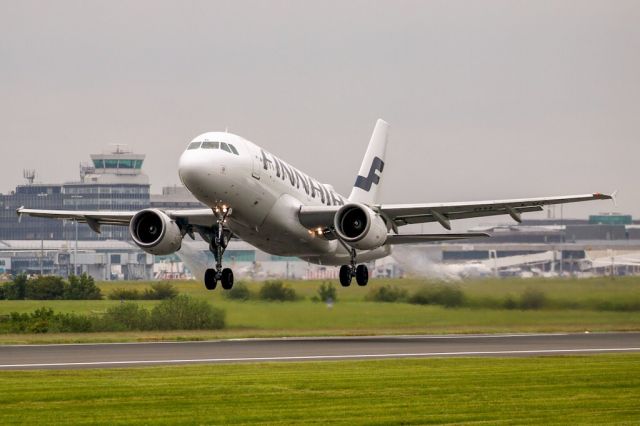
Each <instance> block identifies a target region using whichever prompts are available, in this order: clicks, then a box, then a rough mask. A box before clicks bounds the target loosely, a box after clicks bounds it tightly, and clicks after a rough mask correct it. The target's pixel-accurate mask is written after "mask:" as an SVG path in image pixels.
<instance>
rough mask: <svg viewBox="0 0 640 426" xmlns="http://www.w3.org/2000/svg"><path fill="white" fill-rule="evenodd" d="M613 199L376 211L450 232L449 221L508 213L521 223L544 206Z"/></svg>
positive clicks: (557, 199)
mask: <svg viewBox="0 0 640 426" xmlns="http://www.w3.org/2000/svg"><path fill="white" fill-rule="evenodd" d="M611 198H612V196H610V195H605V194H600V193H595V194H584V195H565V196H559V197H541V198H521V199H513V200H495V201H473V202H459V203H431V204H386V205H385V204H383V205H379V206H375V208H374V210H378V211H379V212H380V213H381V214H382V215H383V216H386V217H387V218H389V219H391V220H392V221H393V223H394V224H395V225H396V226H403V225H409V224H414V223H427V222H439V223H440V225H442V226H443V227H444V228H446V229H451V225H450V223H449V221H450V220H455V219H468V218H472V217H484V216H496V215H505V214H508V215H509V216H511V217H512V218H513V219H514V220H515V221H517V222H520V221H521V218H520V215H521V214H522V213H526V212H534V211H540V210H542V207H543V206H548V205H552V204H565V203H577V202H581V201H591V200H609V199H611Z"/></svg>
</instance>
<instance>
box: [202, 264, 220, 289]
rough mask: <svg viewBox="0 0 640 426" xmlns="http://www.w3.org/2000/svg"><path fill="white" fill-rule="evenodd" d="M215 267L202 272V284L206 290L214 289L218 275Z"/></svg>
mask: <svg viewBox="0 0 640 426" xmlns="http://www.w3.org/2000/svg"><path fill="white" fill-rule="evenodd" d="M216 275H217V274H216V270H215V269H207V271H206V272H205V273H204V286H205V287H206V288H207V290H215V289H216V285H218V277H217V276H216Z"/></svg>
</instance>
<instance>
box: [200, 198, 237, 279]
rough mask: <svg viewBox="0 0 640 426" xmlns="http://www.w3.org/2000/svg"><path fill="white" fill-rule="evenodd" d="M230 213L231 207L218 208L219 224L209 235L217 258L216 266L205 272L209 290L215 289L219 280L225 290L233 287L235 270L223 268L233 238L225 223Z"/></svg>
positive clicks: (210, 246)
mask: <svg viewBox="0 0 640 426" xmlns="http://www.w3.org/2000/svg"><path fill="white" fill-rule="evenodd" d="M229 214H231V208H229V209H227V208H226V207H223V209H222V213H220V211H219V210H218V209H216V216H217V218H218V220H217V224H216V226H215V227H214V228H213V231H212V232H211V234H210V235H209V250H210V251H211V253H213V257H214V258H215V260H216V268H215V269H211V268H209V269H207V270H206V272H205V273H204V286H205V287H206V288H207V290H215V288H216V286H217V285H218V281H220V284H221V285H222V288H223V289H225V290H231V288H233V271H232V270H231V269H229V268H224V269H223V268H222V255H223V254H224V251H225V250H226V249H227V245H228V244H229V240H230V239H231V231H229V230H228V229H225V228H224V223H225V221H226V218H227V216H228V215H229Z"/></svg>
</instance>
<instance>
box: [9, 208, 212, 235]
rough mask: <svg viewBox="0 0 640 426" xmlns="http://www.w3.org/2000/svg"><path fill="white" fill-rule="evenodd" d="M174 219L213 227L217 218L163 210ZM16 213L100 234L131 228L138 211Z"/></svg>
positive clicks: (200, 212)
mask: <svg viewBox="0 0 640 426" xmlns="http://www.w3.org/2000/svg"><path fill="white" fill-rule="evenodd" d="M162 211H163V212H164V213H166V214H167V215H168V216H169V217H170V218H172V219H184V220H185V221H186V222H187V223H189V224H191V225H201V226H211V225H213V224H214V223H215V221H216V217H215V215H214V214H213V211H212V210H211V209H206V208H204V209H188V210H162ZM16 213H17V214H18V216H19V217H21V216H23V215H26V216H31V217H44V218H49V219H62V220H75V221H78V222H80V223H87V224H88V225H89V226H90V227H91V229H93V230H94V231H96V232H98V233H100V225H120V226H129V222H130V221H131V219H132V218H133V216H135V214H136V213H138V212H137V211H99V210H86V211H83V210H40V209H25V208H24V207H20V208H19V209H18V210H17V211H16Z"/></svg>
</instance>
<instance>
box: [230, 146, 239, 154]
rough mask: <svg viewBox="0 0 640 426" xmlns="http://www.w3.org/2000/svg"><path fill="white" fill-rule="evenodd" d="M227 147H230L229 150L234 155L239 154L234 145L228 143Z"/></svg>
mask: <svg viewBox="0 0 640 426" xmlns="http://www.w3.org/2000/svg"><path fill="white" fill-rule="evenodd" d="M229 148H231V152H233V153H234V154H235V155H240V154H238V150H237V149H236V147H235V146H233V145H231V144H229Z"/></svg>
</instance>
